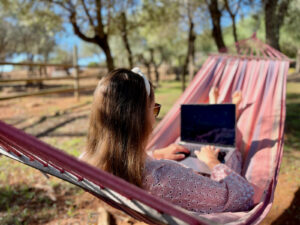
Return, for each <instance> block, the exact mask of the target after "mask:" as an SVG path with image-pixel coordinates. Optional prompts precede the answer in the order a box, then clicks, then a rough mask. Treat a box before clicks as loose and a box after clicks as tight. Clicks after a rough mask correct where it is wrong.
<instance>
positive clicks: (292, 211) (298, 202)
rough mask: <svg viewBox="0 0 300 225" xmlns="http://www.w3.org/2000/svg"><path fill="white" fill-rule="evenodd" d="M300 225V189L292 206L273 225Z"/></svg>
mask: <svg viewBox="0 0 300 225" xmlns="http://www.w3.org/2000/svg"><path fill="white" fill-rule="evenodd" d="M285 224H286V225H287V224H288V225H299V224H300V188H299V189H298V191H297V192H296V193H295V197H294V199H293V201H292V203H291V205H290V207H289V208H287V209H286V210H285V211H284V212H283V213H282V214H281V215H280V216H279V217H278V218H277V219H276V220H275V221H274V222H272V225H285Z"/></svg>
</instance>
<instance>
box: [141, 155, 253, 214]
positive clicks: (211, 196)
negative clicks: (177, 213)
mask: <svg viewBox="0 0 300 225" xmlns="http://www.w3.org/2000/svg"><path fill="white" fill-rule="evenodd" d="M159 163H160V166H157V165H156V166H155V168H151V166H150V167H149V166H148V167H147V169H146V171H147V172H146V176H145V188H146V189H147V190H148V191H149V192H150V193H151V194H153V195H155V196H158V197H160V198H163V199H165V200H167V201H170V202H172V203H174V204H176V205H179V206H181V207H183V208H185V209H187V210H190V211H193V212H197V213H212V212H225V211H231V212H234V211H245V210H249V209H250V207H252V205H253V202H252V196H253V188H252V186H251V185H250V184H249V183H248V181H247V180H246V179H244V178H243V177H241V176H240V175H239V174H237V173H235V172H234V171H233V170H231V169H230V168H228V167H227V166H226V165H224V164H218V165H216V166H214V167H213V169H212V172H211V178H208V177H204V176H202V175H199V174H197V173H195V172H194V171H193V170H192V169H189V168H186V167H183V166H181V165H180V164H178V163H176V162H172V161H165V160H162V161H155V160H154V161H153V162H152V164H159Z"/></svg>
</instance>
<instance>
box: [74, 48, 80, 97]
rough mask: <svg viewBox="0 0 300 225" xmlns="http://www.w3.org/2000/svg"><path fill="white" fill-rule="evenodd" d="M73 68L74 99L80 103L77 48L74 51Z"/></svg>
mask: <svg viewBox="0 0 300 225" xmlns="http://www.w3.org/2000/svg"><path fill="white" fill-rule="evenodd" d="M73 66H74V68H75V78H74V97H75V98H76V99H77V101H79V66H78V54H77V46H76V45H75V46H74V49H73Z"/></svg>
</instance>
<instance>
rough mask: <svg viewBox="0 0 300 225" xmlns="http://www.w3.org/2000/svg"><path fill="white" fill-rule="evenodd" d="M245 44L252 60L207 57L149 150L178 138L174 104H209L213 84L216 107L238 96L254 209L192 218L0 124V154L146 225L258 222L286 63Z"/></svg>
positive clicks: (273, 155)
mask: <svg viewBox="0 0 300 225" xmlns="http://www.w3.org/2000/svg"><path fill="white" fill-rule="evenodd" d="M249 40H251V41H255V43H259V46H260V48H259V49H262V50H260V51H256V54H255V56H254V55H250V56H249V57H248V56H247V57H246V56H233V55H211V56H210V57H209V58H208V59H207V60H206V62H205V63H204V65H203V66H202V68H201V70H200V71H199V72H198V73H197V75H196V76H195V78H194V80H193V81H192V82H191V84H190V86H189V87H188V88H187V89H186V91H185V92H184V93H183V95H182V96H181V97H180V98H179V100H178V101H177V102H176V103H175V105H174V107H173V108H172V109H171V110H170V112H169V113H168V114H167V115H166V116H165V117H164V119H163V120H162V121H161V123H160V124H159V125H158V126H157V127H156V129H155V130H154V133H153V137H152V139H151V142H150V143H149V145H148V147H149V149H155V148H159V147H164V146H166V145H168V144H170V143H172V142H174V141H176V139H178V137H179V132H180V131H179V125H180V124H179V107H180V104H182V103H200V102H201V103H206V102H208V92H209V90H210V88H211V87H212V86H217V87H219V90H220V96H219V102H230V101H231V99H230V96H231V94H232V93H233V92H234V91H235V90H241V91H242V94H243V101H242V103H241V104H240V109H239V110H240V112H241V113H240V115H241V116H240V119H239V121H238V123H237V129H238V131H239V132H238V136H237V147H238V148H239V149H240V150H241V151H242V153H243V156H244V160H245V163H244V168H243V175H244V176H245V177H246V178H247V179H248V181H249V182H250V183H251V184H252V185H253V187H254V189H255V195H254V201H255V203H256V205H255V206H254V208H253V209H252V210H251V211H249V212H225V213H214V214H206V215H200V216H199V215H197V216H196V215H195V214H193V213H192V212H189V211H187V210H185V209H182V208H180V207H178V206H175V205H172V204H170V203H168V202H167V201H164V200H161V199H159V198H157V197H155V196H152V195H150V194H148V193H147V192H146V191H144V190H142V189H140V188H138V187H136V186H134V185H132V184H130V183H127V182H126V181H124V180H122V179H120V178H118V177H115V176H113V175H111V174H109V173H106V172H104V171H101V170H99V169H97V168H95V167H92V166H90V165H88V164H86V163H84V162H82V161H79V160H77V159H76V158H74V157H72V156H70V155H68V154H66V153H64V152H62V151H60V150H58V149H56V148H54V147H51V146H49V145H47V144H46V143H43V142H42V141H40V140H38V139H36V138H35V137H33V136H30V135H28V134H25V133H24V132H23V131H21V130H18V129H16V128H14V127H12V126H10V125H7V124H5V123H3V122H0V153H2V154H4V155H6V156H8V157H10V158H12V159H15V160H17V161H20V162H22V163H25V164H27V165H29V166H31V167H34V168H37V169H39V170H41V171H42V172H45V173H48V174H51V175H53V176H56V177H59V178H61V179H63V180H66V181H68V182H70V183H73V184H75V185H77V186H79V187H81V188H83V189H85V190H86V191H88V192H90V193H91V194H93V195H95V196H96V197H98V198H100V199H102V200H103V201H105V202H106V203H108V204H110V205H111V206H113V207H115V208H117V209H120V210H122V211H124V212H126V213H127V214H129V215H131V216H132V217H134V218H136V219H138V220H141V221H144V222H146V223H149V224H225V223H230V224H258V223H259V222H260V221H261V220H262V219H263V218H264V217H265V216H266V214H267V213H268V211H269V210H270V208H271V205H272V201H273V197H274V190H275V186H276V183H277V177H278V172H279V165H280V162H281V158H282V150H283V130H284V122H285V91H286V90H285V88H286V75H287V71H288V67H289V61H288V58H287V57H286V56H284V55H282V54H281V53H280V52H278V51H276V50H274V49H272V48H271V47H269V46H267V45H264V44H263V43H261V42H260V41H259V40H257V39H256V38H255V37H254V38H251V39H249ZM242 43H246V41H243V42H240V44H241V46H239V48H238V49H239V51H246V52H249V51H248V49H247V45H242ZM243 46H246V47H243ZM251 52H252V51H251ZM251 54H253V52H252V53H251ZM259 54H260V55H261V56H262V57H258V56H259Z"/></svg>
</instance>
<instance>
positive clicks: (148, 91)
mask: <svg viewBox="0 0 300 225" xmlns="http://www.w3.org/2000/svg"><path fill="white" fill-rule="evenodd" d="M131 71H132V72H134V73H136V74H138V75H140V76H141V77H142V78H144V83H145V87H146V91H147V94H148V96H150V83H149V81H148V79H147V78H146V77H145V75H144V74H143V73H142V71H141V70H140V68H139V67H134V68H133V69H132V70H131Z"/></svg>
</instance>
